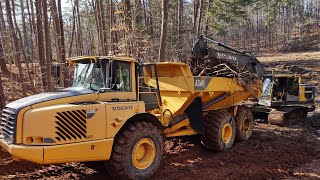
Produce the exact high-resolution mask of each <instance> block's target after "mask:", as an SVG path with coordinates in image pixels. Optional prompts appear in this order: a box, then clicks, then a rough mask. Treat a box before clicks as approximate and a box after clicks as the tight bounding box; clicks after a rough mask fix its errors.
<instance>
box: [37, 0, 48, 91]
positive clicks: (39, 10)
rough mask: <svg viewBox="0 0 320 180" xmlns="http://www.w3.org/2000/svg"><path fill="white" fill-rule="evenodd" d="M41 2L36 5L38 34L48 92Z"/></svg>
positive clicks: (38, 1)
mask: <svg viewBox="0 0 320 180" xmlns="http://www.w3.org/2000/svg"><path fill="white" fill-rule="evenodd" d="M41 2H43V1H41V0H35V4H36V14H37V34H38V39H37V41H38V53H39V57H38V58H39V63H40V70H41V75H42V76H41V77H42V84H43V89H44V90H47V88H48V81H47V80H48V78H47V75H48V74H47V72H46V62H45V55H44V43H43V32H42V29H43V26H42V21H41V20H42V13H41V9H42V5H41V4H42V3H41Z"/></svg>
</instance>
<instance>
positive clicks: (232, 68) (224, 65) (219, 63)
mask: <svg viewBox="0 0 320 180" xmlns="http://www.w3.org/2000/svg"><path fill="white" fill-rule="evenodd" d="M191 67H192V73H193V75H194V76H211V77H227V78H236V79H237V81H238V83H239V84H241V85H243V86H244V87H245V89H248V90H249V89H250V87H249V86H248V85H249V84H253V83H256V81H257V80H258V79H259V78H258V77H257V75H256V74H254V73H252V72H250V71H249V70H248V69H249V68H250V67H240V66H236V65H235V64H232V63H230V62H228V61H226V60H224V59H217V58H214V57H206V58H203V59H202V60H198V61H196V62H193V63H192V65H191Z"/></svg>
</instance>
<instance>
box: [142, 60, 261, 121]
mask: <svg viewBox="0 0 320 180" xmlns="http://www.w3.org/2000/svg"><path fill="white" fill-rule="evenodd" d="M155 67H156V71H157V78H156V77H155V75H154V70H152V68H148V67H145V69H144V76H145V81H146V83H147V84H149V85H150V86H152V87H157V80H158V86H159V90H160V96H161V100H162V108H163V109H168V110H169V111H171V113H172V114H173V116H174V117H175V116H179V115H181V114H183V113H184V112H185V110H186V108H187V107H188V106H189V105H190V104H191V103H192V102H193V101H194V100H195V98H197V97H201V100H202V104H206V103H207V102H209V101H211V100H213V99H215V98H218V97H220V96H221V95H223V94H227V97H225V98H224V99H223V100H221V101H219V102H217V103H214V104H212V105H210V106H209V107H207V108H206V109H205V110H206V111H208V110H216V109H224V108H228V107H231V106H233V105H235V104H237V103H239V102H241V101H246V100H248V99H250V98H257V97H259V95H260V93H261V85H260V84H259V83H258V84H257V83H252V84H242V83H241V81H239V80H238V79H237V78H226V77H210V76H193V75H192V72H191V69H190V66H189V65H187V64H184V63H178V62H164V63H157V64H156V66H155Z"/></svg>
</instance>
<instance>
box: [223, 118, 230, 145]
mask: <svg viewBox="0 0 320 180" xmlns="http://www.w3.org/2000/svg"><path fill="white" fill-rule="evenodd" d="M231 139H232V126H231V124H230V123H227V124H225V125H224V126H223V128H222V141H223V142H224V143H225V144H228V143H229V142H230V141H231Z"/></svg>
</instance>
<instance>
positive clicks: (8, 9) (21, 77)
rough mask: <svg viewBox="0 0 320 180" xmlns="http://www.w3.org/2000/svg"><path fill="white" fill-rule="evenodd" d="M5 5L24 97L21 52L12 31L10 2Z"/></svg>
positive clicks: (6, 1)
mask: <svg viewBox="0 0 320 180" xmlns="http://www.w3.org/2000/svg"><path fill="white" fill-rule="evenodd" d="M5 3H6V10H7V16H8V24H9V29H10V32H11V37H12V39H13V44H14V57H15V58H14V59H15V61H16V65H17V67H18V70H19V76H20V79H19V82H20V84H21V87H22V93H23V95H24V96H26V95H27V94H26V86H25V78H24V74H23V69H22V66H21V51H20V49H19V48H18V47H19V43H18V38H17V36H16V34H15V31H14V26H13V21H12V14H11V6H10V1H9V0H5Z"/></svg>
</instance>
